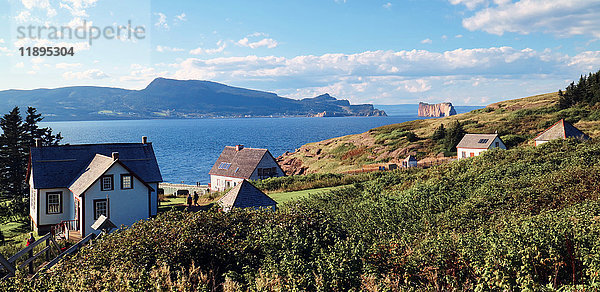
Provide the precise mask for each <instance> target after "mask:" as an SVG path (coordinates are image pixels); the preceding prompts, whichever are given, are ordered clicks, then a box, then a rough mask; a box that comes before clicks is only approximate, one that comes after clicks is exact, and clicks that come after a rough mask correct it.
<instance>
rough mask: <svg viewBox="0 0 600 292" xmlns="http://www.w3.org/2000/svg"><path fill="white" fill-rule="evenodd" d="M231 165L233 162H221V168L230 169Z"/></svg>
mask: <svg viewBox="0 0 600 292" xmlns="http://www.w3.org/2000/svg"><path fill="white" fill-rule="evenodd" d="M229 167H231V163H227V162H221V164H219V169H229Z"/></svg>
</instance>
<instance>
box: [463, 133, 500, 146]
mask: <svg viewBox="0 0 600 292" xmlns="http://www.w3.org/2000/svg"><path fill="white" fill-rule="evenodd" d="M496 137H498V134H466V135H465V136H464V137H463V138H462V140H460V142H459V143H458V145H456V148H470V149H488V148H490V146H491V145H492V142H494V139H496Z"/></svg>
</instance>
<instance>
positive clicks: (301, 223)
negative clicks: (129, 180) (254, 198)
mask: <svg viewBox="0 0 600 292" xmlns="http://www.w3.org/2000/svg"><path fill="white" fill-rule="evenodd" d="M599 162H600V144H599V143H589V142H585V143H580V142H577V141H574V140H564V141H556V142H550V143H546V144H544V145H542V146H540V147H525V148H516V149H512V150H490V151H487V152H485V153H484V154H482V155H481V156H478V157H475V158H470V159H464V160H460V161H458V162H455V163H451V164H447V165H442V166H439V167H436V168H431V169H426V170H411V171H399V172H386V173H379V174H377V175H374V176H372V177H369V179H368V180H364V181H362V182H357V183H355V184H354V185H353V186H352V187H348V188H344V189H341V190H337V191H334V192H331V193H328V194H319V195H315V196H312V197H309V198H308V199H304V200H301V201H296V202H292V203H288V204H287V205H284V206H281V208H280V210H279V211H277V212H266V211H253V210H242V211H240V210H237V211H234V212H231V213H219V212H216V211H214V210H213V211H209V212H204V213H183V212H169V213H166V214H163V215H161V216H159V217H158V218H156V219H153V220H148V221H141V222H138V223H136V224H135V225H134V226H132V227H131V228H130V229H124V230H120V231H117V232H115V233H113V234H111V235H110V236H107V237H106V238H104V239H102V240H101V241H99V242H97V243H95V244H94V245H92V246H91V247H90V248H86V249H84V251H82V252H80V253H79V254H77V255H75V256H74V257H72V258H71V259H69V260H67V261H65V262H64V263H62V264H61V265H59V266H57V267H56V268H55V269H53V270H52V271H50V272H49V273H48V274H47V275H46V277H45V278H44V279H42V280H40V281H37V282H28V281H27V280H24V279H23V278H19V277H17V278H15V279H13V280H11V281H10V282H6V283H2V284H0V290H3V289H4V290H49V289H50V290H51V289H55V290H171V289H173V290H201V291H208V290H212V289H218V290H221V289H223V290H227V291H232V290H250V291H264V290H269V291H273V290H276V291H359V290H368V291H398V290H414V289H418V290H438V291H448V290H464V291H471V290H476V291H490V290H491V291H518V290H529V291H532V290H552V289H562V290H570V289H578V290H584V289H587V290H592V291H594V290H597V289H600V240H598V238H600V201H599V200H598V198H599V196H600V163H599ZM333 177H335V176H333ZM286 179H287V180H289V181H288V182H289V183H292V184H293V183H294V180H295V178H285V179H283V180H284V181H285V180H286Z"/></svg>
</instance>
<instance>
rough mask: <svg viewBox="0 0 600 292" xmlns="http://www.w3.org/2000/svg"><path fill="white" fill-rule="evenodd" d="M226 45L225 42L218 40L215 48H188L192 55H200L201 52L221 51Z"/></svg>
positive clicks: (209, 53)
mask: <svg viewBox="0 0 600 292" xmlns="http://www.w3.org/2000/svg"><path fill="white" fill-rule="evenodd" d="M226 47H227V43H226V42H224V41H218V42H217V48H215V49H204V48H196V49H193V50H190V54H192V55H202V54H207V55H212V54H216V53H221V52H223V51H224V50H225V48H226Z"/></svg>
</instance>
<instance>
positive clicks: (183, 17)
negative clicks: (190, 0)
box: [175, 13, 187, 21]
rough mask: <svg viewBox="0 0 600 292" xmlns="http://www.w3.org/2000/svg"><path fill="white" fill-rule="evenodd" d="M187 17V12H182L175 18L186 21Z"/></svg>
mask: <svg viewBox="0 0 600 292" xmlns="http://www.w3.org/2000/svg"><path fill="white" fill-rule="evenodd" d="M186 17H187V16H186V15H185V13H181V14H179V15H175V19H177V20H179V21H186V20H187V18H186Z"/></svg>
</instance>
